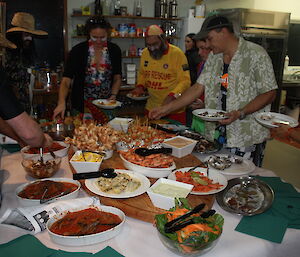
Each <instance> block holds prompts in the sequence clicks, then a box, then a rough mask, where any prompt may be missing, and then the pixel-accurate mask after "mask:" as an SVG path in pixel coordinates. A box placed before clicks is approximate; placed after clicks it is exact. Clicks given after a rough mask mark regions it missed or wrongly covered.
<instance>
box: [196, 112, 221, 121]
mask: <svg viewBox="0 0 300 257" xmlns="http://www.w3.org/2000/svg"><path fill="white" fill-rule="evenodd" d="M206 112H207V113H208V115H205V114H204V113H206ZM218 112H222V113H226V112H225V111H222V110H215V109H196V110H194V111H193V115H195V116H197V117H199V118H201V119H202V120H205V121H218V120H224V119H226V117H219V116H216V117H210V115H215V114H216V113H218Z"/></svg>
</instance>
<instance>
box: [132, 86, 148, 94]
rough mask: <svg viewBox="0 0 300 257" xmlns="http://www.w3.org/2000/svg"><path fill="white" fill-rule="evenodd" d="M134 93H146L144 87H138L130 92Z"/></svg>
mask: <svg viewBox="0 0 300 257" xmlns="http://www.w3.org/2000/svg"><path fill="white" fill-rule="evenodd" d="M129 93H130V94H132V95H135V96H139V95H143V94H144V93H145V89H144V88H143V87H136V88H135V89H133V90H132V91H130V92H129Z"/></svg>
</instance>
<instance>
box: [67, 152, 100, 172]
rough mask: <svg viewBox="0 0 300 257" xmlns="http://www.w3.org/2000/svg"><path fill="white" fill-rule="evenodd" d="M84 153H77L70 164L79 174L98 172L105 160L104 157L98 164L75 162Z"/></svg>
mask: <svg viewBox="0 0 300 257" xmlns="http://www.w3.org/2000/svg"><path fill="white" fill-rule="evenodd" d="M82 154H83V153H82V151H81V150H79V151H76V152H75V153H74V155H73V156H72V158H71V159H70V163H71V165H72V166H73V168H74V169H75V170H76V172H77V173H83V172H90V171H98V170H99V168H100V166H101V163H102V161H103V159H104V156H103V155H102V156H101V155H99V156H101V157H100V159H99V161H98V162H89V161H75V159H77V158H78V157H79V156H80V155H82Z"/></svg>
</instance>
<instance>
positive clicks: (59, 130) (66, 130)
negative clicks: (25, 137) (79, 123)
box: [43, 123, 74, 141]
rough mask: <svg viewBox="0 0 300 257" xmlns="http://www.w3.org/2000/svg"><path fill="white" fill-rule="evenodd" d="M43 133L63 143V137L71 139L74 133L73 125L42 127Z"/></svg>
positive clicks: (61, 124)
mask: <svg viewBox="0 0 300 257" xmlns="http://www.w3.org/2000/svg"><path fill="white" fill-rule="evenodd" d="M43 131H44V132H45V133H47V134H49V136H51V137H52V138H53V139H54V140H56V141H64V140H65V137H72V136H73V132H74V125H73V124H63V123H56V124H53V125H48V126H45V127H43Z"/></svg>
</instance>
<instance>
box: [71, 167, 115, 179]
mask: <svg viewBox="0 0 300 257" xmlns="http://www.w3.org/2000/svg"><path fill="white" fill-rule="evenodd" d="M116 176H118V174H117V173H116V172H115V170H114V169H112V168H107V169H103V170H101V171H92V172H85V173H75V174H73V179H74V180H79V179H89V178H99V177H103V178H115V177H116Z"/></svg>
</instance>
